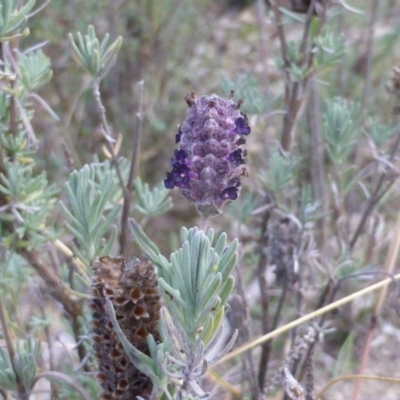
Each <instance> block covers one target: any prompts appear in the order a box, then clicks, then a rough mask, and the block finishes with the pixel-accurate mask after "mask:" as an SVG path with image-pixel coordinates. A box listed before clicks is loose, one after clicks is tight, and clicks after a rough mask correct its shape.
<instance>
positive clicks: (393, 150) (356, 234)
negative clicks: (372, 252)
mask: <svg viewBox="0 0 400 400" xmlns="http://www.w3.org/2000/svg"><path fill="white" fill-rule="evenodd" d="M399 144H400V132H399V133H398V134H397V137H396V139H395V141H394V143H393V146H392V147H391V151H390V155H389V161H393V159H394V156H395V154H396V151H397V149H398V147H399ZM386 175H387V172H386V171H383V172H382V174H381V175H380V177H379V179H378V182H377V184H376V186H375V189H374V191H373V192H372V194H371V196H370V197H369V199H368V201H367V204H366V207H365V209H364V211H363V213H362V216H361V219H360V222H359V224H358V226H357V228H356V230H355V232H354V234H353V237H352V238H351V240H350V243H349V248H350V250H352V249H353V247H354V245H355V244H356V242H357V240H358V238H359V236H360V234H361V232H362V229H363V227H364V225H365V223H366V222H367V220H368V217H369V215H370V213H371V211H372V209H373V208H374V206H375V204H377V202H378V201H379V199H380V198H381V197H382V195H383V193H385V192H386V190H387V189H384V190H383V193H379V192H380V190H381V187H382V185H383V182H384V181H385V178H386Z"/></svg>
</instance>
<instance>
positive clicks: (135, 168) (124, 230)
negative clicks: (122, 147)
mask: <svg viewBox="0 0 400 400" xmlns="http://www.w3.org/2000/svg"><path fill="white" fill-rule="evenodd" d="M138 87H139V108H138V112H137V113H136V129H135V134H134V138H133V148H132V159H131V167H130V171H129V178H128V182H127V185H126V187H124V188H123V190H124V204H123V206H122V215H121V234H120V237H119V245H120V248H121V254H125V251H126V244H127V240H128V220H129V214H130V210H131V202H132V189H133V181H134V180H135V178H136V176H137V174H138V172H139V161H140V157H139V155H140V147H141V141H142V129H143V107H144V81H140V82H139V83H138Z"/></svg>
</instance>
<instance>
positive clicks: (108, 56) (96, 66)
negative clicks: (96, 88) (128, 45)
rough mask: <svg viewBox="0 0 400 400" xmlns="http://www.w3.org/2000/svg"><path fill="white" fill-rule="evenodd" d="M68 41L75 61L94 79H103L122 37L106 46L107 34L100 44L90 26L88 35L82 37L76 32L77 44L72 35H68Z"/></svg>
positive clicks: (119, 46)
mask: <svg viewBox="0 0 400 400" xmlns="http://www.w3.org/2000/svg"><path fill="white" fill-rule="evenodd" d="M69 40H70V43H71V47H72V50H73V55H74V58H75V60H76V61H77V63H78V64H79V65H80V66H82V67H83V68H84V69H85V70H86V71H87V72H89V73H90V74H91V75H92V77H93V78H95V79H102V78H103V77H104V75H105V73H106V72H107V71H108V70H109V67H110V66H111V65H112V63H113V60H114V59H115V56H116V54H117V53H118V51H119V49H120V48H121V45H122V37H118V38H117V39H116V40H115V41H114V42H113V43H112V44H111V45H109V46H108V41H109V35H108V34H106V35H105V37H104V38H103V40H102V42H101V43H100V41H99V39H98V38H97V37H96V33H95V30H94V27H93V26H92V25H90V26H89V27H88V33H87V35H85V36H84V37H83V36H82V34H81V33H80V32H78V34H77V42H75V40H74V37H73V36H72V34H70V35H69Z"/></svg>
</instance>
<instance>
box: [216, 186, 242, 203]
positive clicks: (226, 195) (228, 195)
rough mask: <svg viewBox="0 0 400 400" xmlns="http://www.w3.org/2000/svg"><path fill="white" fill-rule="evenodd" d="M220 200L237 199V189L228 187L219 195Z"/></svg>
mask: <svg viewBox="0 0 400 400" xmlns="http://www.w3.org/2000/svg"><path fill="white" fill-rule="evenodd" d="M219 197H220V198H221V199H222V200H236V199H237V198H238V188H236V187H233V186H231V187H228V188H226V189H224V190H223V191H222V193H221V194H220V195H219Z"/></svg>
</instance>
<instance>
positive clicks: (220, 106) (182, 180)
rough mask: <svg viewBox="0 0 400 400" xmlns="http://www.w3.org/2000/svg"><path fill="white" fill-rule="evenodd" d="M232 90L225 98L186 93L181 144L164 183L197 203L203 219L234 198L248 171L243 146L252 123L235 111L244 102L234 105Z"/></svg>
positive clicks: (214, 213) (179, 136)
mask: <svg viewBox="0 0 400 400" xmlns="http://www.w3.org/2000/svg"><path fill="white" fill-rule="evenodd" d="M233 94H234V92H233V91H232V92H231V95H230V96H229V99H221V98H220V97H218V96H217V95H215V94H213V95H211V96H202V97H200V98H199V97H197V96H196V95H195V94H194V93H192V94H191V95H190V96H189V95H187V96H186V97H185V100H186V102H187V104H188V105H189V110H188V113H187V117H186V119H185V120H184V121H183V123H182V125H180V127H179V131H178V134H177V135H176V143H179V145H180V147H179V149H178V150H175V153H174V157H173V158H172V159H171V165H172V171H171V172H167V179H165V181H164V184H165V187H166V188H167V189H173V188H174V187H175V186H177V187H178V188H179V189H180V191H181V193H182V194H183V195H184V196H185V197H186V198H187V199H188V200H189V201H190V202H191V203H195V204H196V206H197V210H198V212H199V213H200V215H201V216H202V217H203V218H209V217H212V216H214V215H217V214H219V213H221V210H222V208H223V206H224V205H225V204H226V203H229V202H231V201H232V200H236V199H237V197H238V195H239V191H240V177H241V176H242V175H245V176H246V175H247V171H246V168H245V167H243V164H244V163H245V161H244V157H245V156H246V154H247V152H246V150H243V149H242V148H241V146H242V145H244V144H245V143H246V139H245V136H246V135H248V134H249V133H250V127H249V124H248V120H247V117H246V115H245V114H243V113H242V112H241V111H240V110H239V108H240V105H241V103H242V101H241V100H239V102H238V103H235V102H234V101H233Z"/></svg>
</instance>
